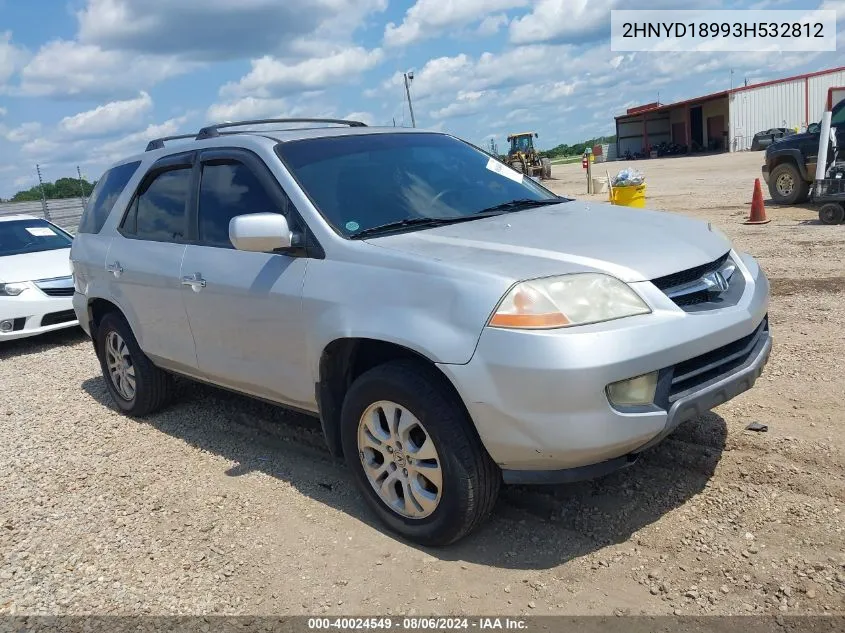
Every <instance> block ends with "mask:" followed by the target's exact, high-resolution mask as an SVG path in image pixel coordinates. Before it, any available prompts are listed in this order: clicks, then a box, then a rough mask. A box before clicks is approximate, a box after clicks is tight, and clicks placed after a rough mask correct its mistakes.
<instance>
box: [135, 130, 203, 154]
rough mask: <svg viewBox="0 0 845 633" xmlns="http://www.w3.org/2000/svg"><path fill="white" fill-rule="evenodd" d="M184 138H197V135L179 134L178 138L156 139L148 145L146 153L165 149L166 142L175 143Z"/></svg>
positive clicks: (163, 137)
mask: <svg viewBox="0 0 845 633" xmlns="http://www.w3.org/2000/svg"><path fill="white" fill-rule="evenodd" d="M182 138H196V134H177V135H176V136H162V137H161V138H155V139H153V140H152V141H150V142H149V143H147V149H145V150H144V151H145V152H151V151H153V150H154V149H163V148H164V142H165V141H175V140H178V139H182Z"/></svg>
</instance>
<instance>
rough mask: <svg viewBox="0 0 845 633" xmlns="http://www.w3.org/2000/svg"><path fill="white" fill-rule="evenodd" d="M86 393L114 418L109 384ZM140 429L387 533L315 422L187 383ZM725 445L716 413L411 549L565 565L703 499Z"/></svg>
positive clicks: (89, 386)
mask: <svg viewBox="0 0 845 633" xmlns="http://www.w3.org/2000/svg"><path fill="white" fill-rule="evenodd" d="M82 386H83V388H84V389H85V391H86V392H87V393H88V394H89V395H90V396H91V397H92V398H93V399H94V400H96V401H97V402H98V403H99V404H100V405H102V406H105V407H108V408H111V409H113V410H114V409H115V407H114V405H113V404H112V402H111V400H110V397H109V395H108V393H107V391H106V388H105V384H104V383H103V380H102V378H101V377H97V378H89V379H88V380H86V381H85V382H84V383H83V385H82ZM141 422H142V423H144V424H149V425H151V426H152V427H154V428H156V429H158V430H159V431H161V432H163V433H167V434H169V435H171V436H173V437H177V438H179V439H181V440H183V441H185V442H187V443H188V444H190V445H192V446H195V447H197V448H199V449H201V450H204V451H209V452H212V453H215V454H217V455H220V456H222V457H224V458H225V459H227V460H229V461H231V462H232V463H233V464H234V465H233V466H232V467H230V468H229V469H228V470H227V471H226V474H227V475H229V476H232V477H237V476H241V475H243V474H246V473H249V472H253V471H260V472H263V473H265V474H267V475H269V476H272V477H276V478H279V479H282V480H284V481H287V482H289V483H290V484H291V485H292V486H294V487H296V488H297V490H299V492H301V493H302V494H304V495H307V496H308V497H310V498H312V499H314V500H315V501H319V502H320V503H324V504H327V505H329V506H331V507H333V508H335V509H338V510H341V511H343V512H345V513H347V514H348V515H350V516H352V517H354V518H355V519H357V520H359V521H361V522H363V523H366V524H368V525H370V526H372V527H374V528H375V529H378V530H382V527H381V524H380V523H378V522H377V521H376V520H375V519H374V517H373V516H372V515H371V514H370V512H369V511H368V510H367V508H366V507H365V504H364V501H363V499H361V497H359V495H358V493H357V491H356V490H355V489H354V487H353V484H352V482H351V478H350V477H349V476H348V473H347V470H346V467H345V466H344V465H343V464H342V463H341V462H339V461H337V460H334V459H333V458H332V457H331V456H330V455H329V453H328V451H327V449H326V447H325V444H324V442H323V438H322V435H321V432H320V425H319V422H318V421H317V419H316V418H312V417H309V416H306V415H302V414H297V413H293V412H289V411H287V410H285V409H282V408H280V407H276V406H273V405H270V404H266V403H264V402H259V401H256V400H253V399H251V398H247V397H243V396H240V395H236V394H232V393H229V392H226V391H223V390H219V389H215V388H213V387H208V386H205V385H200V384H195V383H192V382H190V381H186V380H185V381H180V382H179V393H178V396H177V401H176V403H175V404H174V405H173V406H172V407H170V408H169V409H167V410H165V411H162V412H160V413H158V414H156V415H154V416H150V417H149V418H147V419H144V420H143V421H141ZM726 436H727V428H726V425H725V421H724V420H723V419H722V418H721V417H719V416H717V415H715V414H708V415H707V416H704V417H702V418H699V419H697V420H694V421H692V422H688V423H686V424H684V425H682V426H681V427H679V429H678V430H677V431H676V432H675V433H674V434H673V435H672V436H671V437H670V438H668V439H667V440H665V441H664V442H663V443H662V444H660V445H658V446H657V447H655V448H654V449H652V450H651V451H649V452H647V453H645V454H644V455H643V456H642V457H641V458H640V460H639V461H638V462H637V463H636V464H635V465H634V466H632V467H630V468H628V469H626V470H625V471H622V472H619V473H616V474H613V475H610V476H607V477H604V478H602V479H599V480H595V481H589V482H583V483H577V484H569V485H560V486H543V487H531V486H512V487H505V488H504V489H503V491H502V495H501V497H500V501H499V503H498V504H497V506H496V510H495V512H494V515H493V517H492V518H491V520H490V521H488V522H487V523H486V524H485V525H484V526H483V527H481V528H480V529H479V530H478V531H476V532H475V533H473V534H471V535H470V536H468V537H467V538H465V539H463V540H462V541H460V542H458V543H456V544H454V545H452V546H449V547H444V548H437V549H433V548H421V547H419V546H416V545H413V544H410V543H407V544H408V545H411V546H412V547H416V548H417V549H419V550H421V551H425V552H426V553H428V554H430V555H432V556H434V557H437V558H440V559H443V560H462V561H467V562H472V563H476V564H482V565H488V566H493V567H503V568H512V569H547V568H552V567H555V566H558V565H560V564H562V563H565V562H567V561H569V560H572V559H574V558H578V557H581V556H584V555H586V554H589V553H590V552H593V551H596V550H598V549H600V548H602V547H605V546H608V545H612V544H614V543H621V542H624V541H627V540H628V539H629V538H630V536H631V534H632V533H634V532H636V531H637V530H639V529H641V528H643V527H644V526H646V525H649V524H651V523H653V522H654V521H657V520H658V519H659V518H660V517H661V516H662V515H663V514H665V513H666V512H668V511H670V510H672V509H674V508H677V507H679V506H681V505H683V504H684V503H685V502H686V501H687V500H688V499H690V498H691V497H693V496H694V495H696V494H697V493H699V492H701V490H702V489H703V488H704V487H705V485H706V484H707V481H708V480H709V479H710V477H711V476H712V475H713V472H714V470H715V468H716V465H717V464H718V462H719V459H720V457H721V454H722V451H723V449H724V446H725V439H726ZM398 540H401V539H398Z"/></svg>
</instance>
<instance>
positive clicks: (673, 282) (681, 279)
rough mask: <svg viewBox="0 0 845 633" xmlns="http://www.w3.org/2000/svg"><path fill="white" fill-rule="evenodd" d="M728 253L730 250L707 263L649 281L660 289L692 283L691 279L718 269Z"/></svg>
mask: <svg viewBox="0 0 845 633" xmlns="http://www.w3.org/2000/svg"><path fill="white" fill-rule="evenodd" d="M728 255H730V252H728V253H725V254H724V255H722V256H721V257H720V258H719V259H717V260H714V261H712V262H710V263H708V264H702V265H701V266H696V267H695V268H687V269H686V270H682V271H681V272H679V273H673V274H671V275H666V276H664V277H658V278H657V279H652V280H651V283H653V284H654V285H655V286H657V287H658V288H660V289H661V290H668V289H669V288H674V287H675V286H681V285H683V284H688V283H692V282H693V281H698V280H699V279H700V278H701V277H703V276H704V275H706V274H708V273H712V272H715V271H717V270H719V269H720V268H721V267H722V264H724V263H725V262H726V261H727V259H728Z"/></svg>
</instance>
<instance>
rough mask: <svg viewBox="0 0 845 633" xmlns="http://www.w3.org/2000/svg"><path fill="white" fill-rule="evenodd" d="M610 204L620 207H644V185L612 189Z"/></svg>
mask: <svg viewBox="0 0 845 633" xmlns="http://www.w3.org/2000/svg"><path fill="white" fill-rule="evenodd" d="M610 204H617V205H619V206H622V207H638V208H640V209H642V208H644V207H645V183H643V184H642V185H632V186H628V187H614V188H613V189H612V190H611V192H610Z"/></svg>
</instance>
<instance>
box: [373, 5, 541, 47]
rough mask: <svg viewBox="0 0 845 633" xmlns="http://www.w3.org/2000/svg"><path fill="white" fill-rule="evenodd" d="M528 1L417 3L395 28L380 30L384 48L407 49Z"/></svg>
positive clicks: (391, 25)
mask: <svg viewBox="0 0 845 633" xmlns="http://www.w3.org/2000/svg"><path fill="white" fill-rule="evenodd" d="M529 2H530V0H417V2H416V3H415V4H414V5H413V6H412V7H411V8H410V9H408V11H407V12H406V13H405V17H404V19H403V20H402V23H401V24H399V25H398V26H397V25H396V24H395V23H393V22H390V23H388V24H387V26H386V27H385V29H384V44H385V46H407V45H409V44H413V43H414V42H417V41H420V40H424V39H428V38H432V37H436V36H437V35H441V34H442V33H443V31H445V30H447V29H450V28H455V27H459V26H464V25H466V24H473V23H475V22H477V21H479V20H481V19H482V18H483V17H484V16H486V15H487V14H490V13H495V12H498V11H503V10H507V9H513V8H515V7H522V6H525V5H526V4H528V3H529Z"/></svg>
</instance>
